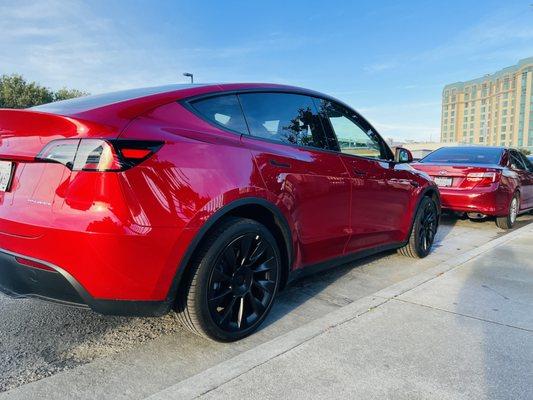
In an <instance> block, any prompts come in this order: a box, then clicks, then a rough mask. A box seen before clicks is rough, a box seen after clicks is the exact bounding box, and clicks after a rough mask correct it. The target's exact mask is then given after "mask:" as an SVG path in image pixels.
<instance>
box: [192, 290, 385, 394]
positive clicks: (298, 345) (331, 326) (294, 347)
mask: <svg viewBox="0 0 533 400" xmlns="http://www.w3.org/2000/svg"><path fill="white" fill-rule="evenodd" d="M389 301H391V299H387V300H386V301H384V302H383V303H380V304H379V305H377V306H375V307H371V308H369V309H367V310H365V311H363V312H361V313H359V314H357V315H355V316H353V317H352V318H349V319H345V320H343V321H341V322H339V323H337V324H333V325H330V326H329V327H327V328H326V329H324V330H322V331H320V332H317V333H315V334H314V335H312V336H310V337H309V338H307V339H305V340H304V341H302V342H300V343H298V344H296V345H294V346H292V347H290V348H287V349H285V350H283V351H282V352H281V353H279V354H276V355H275V356H274V357H271V358H269V359H267V360H265V361H262V362H261V363H259V364H256V365H254V366H252V367H251V368H249V369H247V370H246V371H243V372H241V373H239V374H238V375H236V376H234V377H233V378H231V379H228V380H227V381H225V382H223V383H221V384H220V385H217V386H216V387H213V388H211V389H209V390H207V391H205V392H203V393H201V394H199V395H198V396H196V397H194V399H199V398H200V397H202V396H205V395H206V394H208V393H210V392H212V391H213V390H216V389H219V388H221V387H223V386H224V385H227V384H228V383H231V382H233V381H234V380H236V379H239V378H240V377H241V376H243V375H245V374H247V373H248V372H250V371H253V370H254V369H256V368H259V367H261V366H262V365H264V364H266V363H268V362H270V361H272V360H275V359H277V358H279V357H281V356H283V355H284V354H287V353H288V352H290V351H292V350H295V349H297V348H299V347H301V346H303V345H304V344H306V343H308V342H310V341H312V340H313V339H316V338H317V337H318V336H321V335H323V334H324V333H325V332H327V331H328V330H330V329H332V328H337V327H339V326H342V325H344V324H346V323H348V322H351V321H353V320H355V319H357V318H359V317H362V316H363V315H365V314H367V313H369V312H370V311H373V310H375V309H376V308H379V307H381V306H382V305H384V304H387V303H388V302H389Z"/></svg>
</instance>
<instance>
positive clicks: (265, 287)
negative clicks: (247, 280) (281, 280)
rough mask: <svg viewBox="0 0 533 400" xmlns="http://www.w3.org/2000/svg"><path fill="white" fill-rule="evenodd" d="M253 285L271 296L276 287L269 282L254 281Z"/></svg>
mask: <svg viewBox="0 0 533 400" xmlns="http://www.w3.org/2000/svg"><path fill="white" fill-rule="evenodd" d="M253 283H254V284H255V286H256V287H258V288H259V289H260V290H262V291H263V292H268V293H270V294H272V293H273V292H274V287H275V286H276V284H275V283H274V282H272V281H267V280H254V282H253Z"/></svg>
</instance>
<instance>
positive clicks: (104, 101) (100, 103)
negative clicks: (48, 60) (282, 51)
mask: <svg viewBox="0 0 533 400" xmlns="http://www.w3.org/2000/svg"><path fill="white" fill-rule="evenodd" d="M253 89H273V90H287V91H292V92H299V93H305V94H309V95H318V96H321V97H329V96H327V95H324V94H322V93H318V92H315V91H312V90H309V89H304V88H299V87H296V86H289V85H278V84H271V83H225V84H219V83H199V84H173V85H164V86H155V87H145V88H136V89H127V90H120V91H115V92H109V93H102V94H96V95H91V96H84V97H78V98H74V99H69V100H62V101H56V102H52V103H47V104H43V105H40V106H36V107H32V108H31V110H32V111H38V112H45V113H52V114H60V115H69V116H72V115H78V114H80V113H85V112H88V111H91V110H96V109H100V108H103V107H109V106H114V105H117V104H122V105H123V106H130V105H132V104H135V103H148V104H150V105H152V106H153V105H157V104H154V103H161V104H164V102H165V101H172V100H168V99H174V100H179V99H182V98H186V97H193V96H195V95H204V94H209V93H217V92H225V91H237V90H253Z"/></svg>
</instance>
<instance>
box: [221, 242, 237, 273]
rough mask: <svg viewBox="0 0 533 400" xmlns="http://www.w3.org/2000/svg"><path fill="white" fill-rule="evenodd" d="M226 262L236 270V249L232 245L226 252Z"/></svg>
mask: <svg viewBox="0 0 533 400" xmlns="http://www.w3.org/2000/svg"><path fill="white" fill-rule="evenodd" d="M224 260H225V261H226V263H227V264H228V266H229V267H230V268H232V269H235V264H236V262H237V254H235V248H234V247H233V246H232V245H229V246H228V247H227V248H226V250H224Z"/></svg>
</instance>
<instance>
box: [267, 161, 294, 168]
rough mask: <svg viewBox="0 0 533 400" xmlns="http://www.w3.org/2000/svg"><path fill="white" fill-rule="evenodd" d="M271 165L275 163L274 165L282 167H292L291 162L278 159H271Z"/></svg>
mask: <svg viewBox="0 0 533 400" xmlns="http://www.w3.org/2000/svg"><path fill="white" fill-rule="evenodd" d="M269 162H270V165H273V166H274V167H280V168H290V167H291V164H288V163H284V162H281V161H277V160H269Z"/></svg>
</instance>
